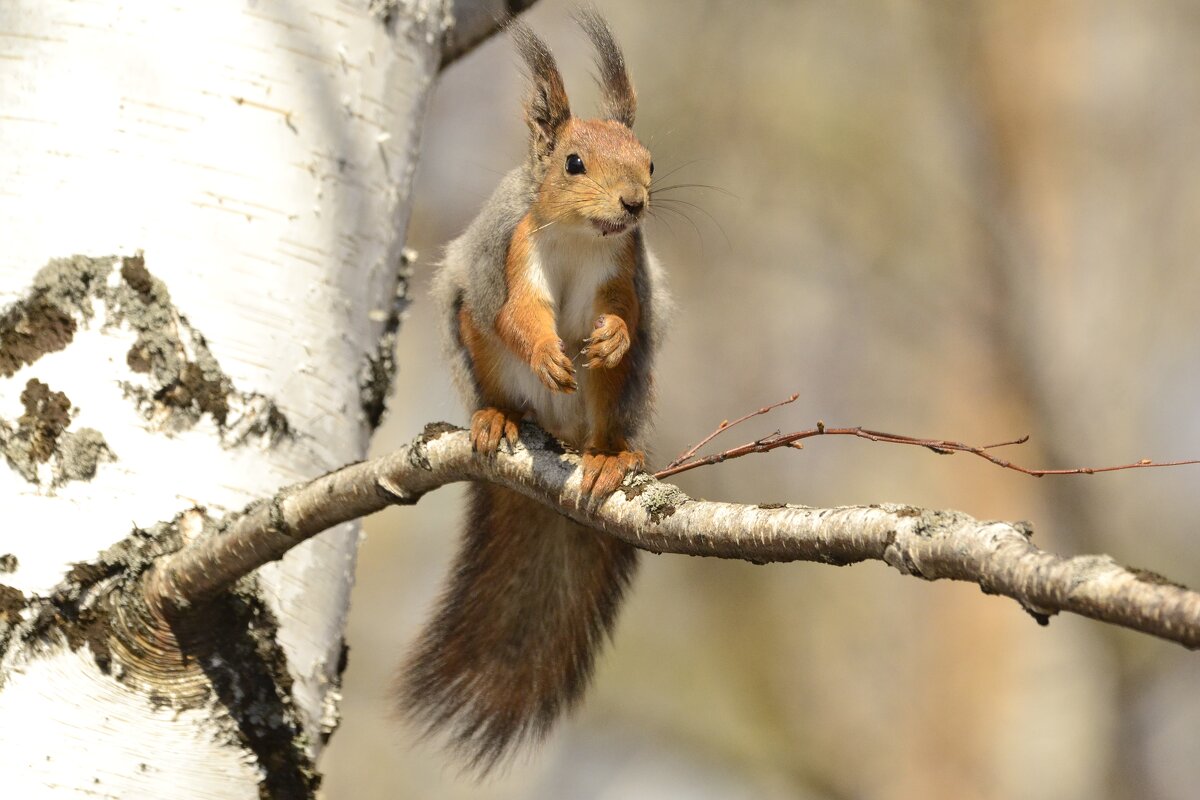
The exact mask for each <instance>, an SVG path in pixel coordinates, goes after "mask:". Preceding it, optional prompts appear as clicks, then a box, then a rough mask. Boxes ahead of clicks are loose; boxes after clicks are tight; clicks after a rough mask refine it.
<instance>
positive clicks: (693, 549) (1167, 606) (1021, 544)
mask: <svg viewBox="0 0 1200 800" xmlns="http://www.w3.org/2000/svg"><path fill="white" fill-rule="evenodd" d="M578 467H579V457H578V455H577V454H575V453H571V452H565V451H564V450H563V449H562V447H561V445H559V443H558V442H556V441H554V440H553V439H551V438H550V437H549V436H547V435H546V434H545V433H544V432H542V431H541V430H540V429H539V428H537V427H535V426H533V425H529V424H526V425H523V426H522V428H521V444H519V445H518V446H517V448H516V449H515V451H514V452H511V453H509V452H501V453H499V454H497V455H496V456H495V457H492V458H487V457H483V456H479V455H477V454H475V453H473V452H472V451H471V445H470V441H469V437H468V435H467V433H466V432H465V431H463V430H460V429H459V428H456V427H454V426H451V425H447V424H445V423H435V424H433V425H430V426H428V427H427V428H426V430H425V433H423V434H422V435H421V436H419V437H417V439H415V440H414V441H413V442H412V443H411V444H409V445H407V446H406V447H402V448H400V449H398V450H396V451H395V452H393V453H390V454H389V455H386V456H383V457H381V458H377V459H374V460H372V461H365V462H362V463H359V464H353V465H350V466H347V467H344V468H342V469H340V470H337V471H335V472H332V473H329V474H327V475H324V476H322V477H320V478H317V479H315V480H313V481H310V482H309V483H306V484H303V485H299V486H294V487H291V488H289V489H285V490H283V491H281V492H280V493H279V494H277V495H276V496H275V497H273V498H271V499H270V500H269V501H264V502H262V503H259V504H257V505H254V506H251V507H250V508H248V509H247V510H246V511H245V512H243V513H242V514H240V515H238V516H236V517H234V518H232V519H230V520H228V521H227V522H226V525H225V528H224V530H223V532H222V533H220V534H219V535H217V536H213V537H210V538H207V539H203V540H200V541H198V542H196V543H194V544H191V545H189V546H187V547H185V548H184V549H182V550H180V551H178V552H177V553H175V554H173V555H171V556H169V557H167V558H166V559H164V560H162V561H160V562H159V563H158V564H157V565H156V566H154V567H153V568H152V569H151V570H149V571H148V572H147V573H146V575H145V577H144V582H143V586H144V590H145V593H146V598H147V602H148V604H149V606H150V608H151V609H152V610H154V611H156V612H157V613H159V614H162V615H166V616H168V617H169V616H171V615H174V614H179V613H183V612H184V611H185V610H186V609H187V608H188V607H189V606H190V605H192V604H195V603H200V602H202V601H204V600H206V599H208V598H211V597H212V596H214V595H215V594H217V593H218V592H221V591H223V590H224V589H226V588H228V587H229V586H231V585H232V584H233V582H235V581H236V580H237V579H239V578H240V577H242V576H243V575H246V574H248V573H249V572H250V571H252V570H253V569H255V568H257V567H259V566H261V565H262V564H265V563H266V562H268V561H271V560H274V559H277V558H279V557H281V556H282V555H283V554H284V553H286V552H287V551H288V550H289V549H290V548H292V547H294V546H295V545H296V544H299V543H300V542H302V541H304V540H305V539H307V538H309V537H310V536H313V535H315V534H317V533H319V532H321V531H322V530H325V529H326V528H329V527H331V526H333V525H336V524H339V523H341V522H346V521H348V520H352V519H355V518H357V517H360V516H363V515H366V514H370V513H373V512H375V511H378V510H380V509H382V508H384V507H386V506H388V505H393V504H411V503H415V502H416V501H417V500H419V499H420V497H421V496H422V495H424V494H425V493H426V492H428V491H431V490H433V489H436V488H437V487H439V486H442V485H444V484H447V483H452V482H455V481H463V480H483V481H491V482H494V483H499V484H502V485H504V486H507V487H509V488H511V489H515V490H516V491H519V492H521V493H522V494H525V495H528V496H529V497H532V498H534V499H536V500H539V501H541V502H543V503H546V504H547V505H550V506H552V507H554V508H557V509H558V510H559V511H561V512H562V513H564V514H566V515H567V516H569V517H571V518H573V519H575V520H577V521H579V522H582V523H584V524H587V525H590V526H592V527H595V528H598V529H600V530H603V531H605V532H607V533H609V534H610V535H612V536H616V537H617V538H619V539H622V540H623V541H626V542H629V543H630V544H632V545H634V546H636V547H639V548H641V549H644V550H649V551H652V552H656V553H683V554H687V555H696V556H717V557H720V558H739V559H744V560H746V561H752V562H754V563H758V564H762V563H767V562H776V561H817V562H821V563H825V564H837V565H844V564H853V563H856V562H859V561H867V560H875V561H882V562H884V563H886V564H889V565H890V566H892V567H895V568H896V569H897V570H899V571H900V572H902V573H903V574H905V575H913V576H916V577H919V578H924V579H926V580H938V579H941V578H948V579H951V580H960V581H967V582H970V583H975V584H978V585H979V587H980V588H981V589H982V590H983V591H984V592H986V593H988V594H1000V595H1004V596H1006V597H1011V598H1013V599H1014V600H1016V601H1017V602H1019V603H1020V604H1021V605H1022V606H1023V607H1024V608H1025V609H1026V610H1027V611H1029V612H1030V613H1031V614H1033V615H1034V617H1035V618H1037V619H1038V621H1039V622H1042V623H1043V624H1044V623H1045V622H1046V620H1047V618H1048V617H1049V616H1050V615H1052V614H1056V613H1058V612H1059V611H1071V612H1074V613H1076V614H1081V615H1083V616H1086V617H1091V618H1093V619H1097V620H1101V621H1104V622H1109V623H1112V624H1115V625H1121V626H1124V627H1127V628H1132V629H1134V630H1138V631H1142V632H1145V633H1149V634H1152V635H1154V636H1159V637H1161V638H1163V639H1168V640H1170V641H1174V642H1178V643H1180V644H1182V645H1184V646H1185V647H1189V648H1200V593H1197V592H1194V591H1192V590H1190V589H1187V588H1186V587H1184V586H1181V585H1179V584H1176V583H1173V582H1171V581H1169V580H1167V579H1165V578H1163V577H1161V576H1159V575H1155V574H1153V573H1149V572H1146V571H1144V570H1138V569H1129V568H1126V567H1122V566H1120V565H1119V564H1117V563H1116V562H1115V561H1113V560H1112V558H1110V557H1109V556H1075V557H1070V558H1065V557H1062V556H1057V555H1054V554H1053V553H1047V552H1044V551H1042V550H1040V549H1038V548H1037V547H1036V546H1034V545H1033V543H1032V542H1031V541H1030V536H1031V535H1032V531H1031V529H1030V527H1029V525H1028V524H1026V523H1010V522H995V521H991V522H983V521H978V520H975V519H973V518H971V517H969V516H967V515H966V514H963V513H961V512H958V511H944V510H934V509H920V508H913V507H911V506H905V505H872V506H847V507H841V508H807V507H804V506H795V505H776V504H771V505H758V506H753V505H737V504H733V503H719V502H708V501H701V500H693V499H691V498H689V497H688V496H687V495H685V494H684V493H683V492H682V491H680V490H679V489H678V488H676V487H675V486H672V485H670V484H666V483H661V482H659V481H657V480H656V479H655V478H653V477H652V476H650V475H646V474H639V475H636V476H633V477H631V478H629V479H627V480H626V482H625V484H624V485H623V486H622V488H621V489H619V490H618V491H617V492H616V493H615V494H613V495H612V496H611V497H609V498H608V499H607V500H606V501H605V502H604V503H602V504H601V505H600V506H599V507H598V508H594V509H589V508H588V507H586V505H582V504H581V498H580V494H579V477H580V476H579V469H578Z"/></svg>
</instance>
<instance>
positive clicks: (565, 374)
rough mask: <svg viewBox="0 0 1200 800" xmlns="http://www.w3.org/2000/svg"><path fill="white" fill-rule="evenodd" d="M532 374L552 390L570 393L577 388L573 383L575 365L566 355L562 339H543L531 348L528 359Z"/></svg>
mask: <svg viewBox="0 0 1200 800" xmlns="http://www.w3.org/2000/svg"><path fill="white" fill-rule="evenodd" d="M530 361H531V364H530V366H532V367H533V374H534V375H537V376H538V380H540V381H541V382H542V383H544V384H546V387H547V388H548V389H550V390H551V391H554V392H565V393H567V394H571V393H572V392H574V391H575V390H576V389H578V388H579V386H578V384H576V383H575V367H574V365H572V364H571V359H570V358H568V357H567V353H566V350H565V349H564V347H563V343H562V339H544V340H542V341H541V342H540V343H539V344H537V345H536V346H535V347H534V349H533V358H532V359H530Z"/></svg>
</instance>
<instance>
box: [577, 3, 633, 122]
mask: <svg viewBox="0 0 1200 800" xmlns="http://www.w3.org/2000/svg"><path fill="white" fill-rule="evenodd" d="M575 19H576V20H577V21H578V22H579V25H580V27H582V28H583V30H584V33H586V34H587V35H588V38H589V39H591V40H592V44H593V45H594V46H595V48H596V68H597V69H598V70H599V74H598V75H597V76H596V83H597V84H599V86H600V92H601V95H602V102H603V113H604V116H606V117H608V118H609V119H614V120H616V121H617V122H620V123H623V124H624V125H625V126H626V127H629V128H632V127H633V119H634V116H635V115H636V113H637V92H635V91H634V89H633V83H632V81H630V80H629V73H628V72H626V70H625V55H624V53H622V52H621V47H620V46H619V45H618V44H617V40H616V39H615V38H613V33H612V29H611V28H609V27H608V23H607V22H605V20H604V17H602V16H600V14H599V12H597V11H596V10H595V9H594V8H590V7H589V8H584V9H581V10H580V11H579V12H578V13H577V14H576V15H575Z"/></svg>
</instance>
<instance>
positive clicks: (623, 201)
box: [399, 11, 668, 772]
mask: <svg viewBox="0 0 1200 800" xmlns="http://www.w3.org/2000/svg"><path fill="white" fill-rule="evenodd" d="M579 22H580V24H581V26H582V27H583V29H584V31H585V32H586V33H587V35H588V37H589V38H590V39H591V41H592V43H593V45H594V46H595V48H596V51H597V59H596V63H597V67H598V69H599V74H598V76H597V82H598V83H599V85H600V88H601V94H602V102H603V118H601V119H580V118H578V117H574V116H572V115H571V109H570V105H569V104H568V101H567V94H566V90H565V88H564V85H563V80H562V76H561V75H560V73H559V71H558V67H557V65H556V63H555V60H554V56H553V55H552V54H551V52H550V50H549V48H547V46H546V44H545V43H544V42H543V41H542V40H541V39H540V38H538V37H537V36H536V35H535V34H534V33H533V32H532V31H531V30H530V29H529V28H528V27H526V26H525V25H524V24H521V23H514V24H512V25H511V26H510V30H511V31H512V33H513V36H514V39H515V41H516V47H517V51H518V52H519V53H520V55H521V57H522V58H523V60H524V62H525V65H526V67H527V68H528V71H529V77H530V83H531V86H530V90H529V94H528V96H527V98H526V101H525V106H524V107H525V119H526V122H527V123H528V125H529V131H530V139H529V142H530V150H529V155H528V158H527V160H526V161H525V163H524V164H523V165H522V166H520V167H518V168H516V169H514V170H513V171H511V172H509V173H508V174H507V175H506V176H505V177H504V178H503V180H501V182H500V185H499V187H498V188H497V189H496V191H495V192H494V193H493V195H492V197H491V199H490V200H488V202H487V204H486V205H485V206H484V207H483V210H482V211H480V213H479V215H478V216H477V217H476V218H475V220H474V221H473V222H472V223H471V225H470V226H469V227H468V228H467V230H466V232H465V233H463V234H462V235H461V236H460V237H459V238H458V239H456V240H454V241H453V242H452V243H451V244H450V245H449V246H448V248H447V250H446V255H445V259H444V261H443V263H442V264H441V266H440V267H439V270H438V273H437V276H436V278H435V283H434V292H435V295H436V297H437V299H438V302H439V304H440V309H441V314H442V316H443V319H444V322H445V327H446V331H445V333H446V337H445V338H446V339H447V340H448V342H449V347H448V350H449V351H450V354H451V361H452V364H453V366H454V371H455V373H456V382H457V384H458V388H459V389H460V391H461V393H462V394H463V396H464V397H465V399H466V403H467V405H468V406H469V407H470V408H471V409H472V410H473V411H474V414H473V416H472V418H471V442H472V446H473V448H474V449H475V450H476V451H478V452H480V453H483V454H494V453H495V452H496V451H497V450H498V449H499V448H500V447H501V446H509V447H511V446H513V445H515V444H516V443H517V441H518V437H519V428H518V423H519V422H520V421H521V420H522V419H525V418H531V419H533V420H534V421H536V422H537V423H538V424H539V425H541V426H542V427H543V428H544V429H545V430H547V431H548V432H549V433H550V434H552V435H553V436H555V437H557V438H558V439H560V440H561V441H562V442H564V443H565V444H567V445H569V446H570V447H573V448H576V449H578V450H580V451H581V452H582V454H583V459H582V460H583V477H582V491H583V493H584V494H585V496H587V497H589V498H590V501H591V502H598V501H601V500H603V499H604V498H605V497H607V496H608V495H609V494H611V493H612V492H613V491H614V490H615V489H616V488H617V487H618V486H619V485H620V483H621V481H622V480H623V479H624V478H625V476H626V475H627V474H628V473H629V472H630V471H633V470H636V469H639V468H641V467H642V465H643V464H644V461H645V459H644V456H643V453H642V451H641V449H640V448H639V444H638V442H639V438H638V437H639V436H640V435H642V434H643V433H644V427H645V423H646V422H647V419H648V417H649V416H650V404H651V366H652V360H653V357H654V353H655V351H656V349H657V347H658V343H659V340H660V338H661V333H662V327H663V319H662V317H663V315H664V313H665V311H666V306H667V305H668V299H667V295H666V291H665V288H664V287H663V280H662V277H661V271H660V268H659V266H658V264H657V262H656V260H655V259H654V258H653V257H652V256H651V255H650V253H649V252H648V251H647V249H646V244H645V241H644V237H643V233H642V227H641V223H642V221H643V220H644V219H645V217H646V213H647V210H648V208H649V206H650V198H651V191H650V182H651V177H650V176H651V174H652V173H653V172H654V164H653V163H652V162H651V160H650V153H649V151H648V150H647V149H646V147H645V146H643V145H642V143H641V142H639V141H638V139H637V137H636V136H635V135H634V134H633V131H632V126H633V121H634V114H635V111H636V108H637V98H636V95H635V93H634V89H633V85H632V83H631V82H630V80H629V76H628V74H627V72H626V69H625V59H624V56H623V54H622V52H621V49H620V47H619V46H618V45H617V43H616V41H615V40H614V38H613V35H612V31H611V30H610V29H609V27H608V24H607V23H606V22H605V21H604V20H603V19H602V18H601V17H600V16H599V15H597V14H596V13H595V12H592V11H585V12H582V13H580V15H579ZM574 354H578V356H577V358H578V359H579V362H580V363H579V368H576V365H575V362H574V360H573V355H574ZM636 566H637V551H636V550H635V549H634V548H633V547H631V546H630V545H628V544H625V543H624V542H621V541H618V540H617V539H614V538H612V537H610V536H606V535H604V534H602V533H599V532H597V531H594V530H591V529H589V528H586V527H584V526H582V525H579V524H577V523H575V522H572V521H571V520H569V519H567V518H566V517H563V516H561V515H560V514H558V513H557V512H555V511H553V510H551V509H549V508H547V507H546V506H543V505H541V504H539V503H538V502H536V501H534V500H530V499H528V498H526V497H524V496H522V495H520V494H518V493H516V492H513V491H511V490H509V489H505V488H502V487H500V486H496V485H493V484H487V483H476V484H472V485H471V487H470V492H469V510H468V513H467V520H466V526H465V529H464V531H463V538H462V543H461V545H460V549H459V551H458V555H457V557H456V559H455V562H454V565H453V568H452V571H451V574H450V577H449V582H448V585H447V586H446V588H445V591H444V593H443V594H442V596H441V598H440V600H439V601H438V605H437V608H436V611H435V613H434V615H433V618H432V620H431V621H430V622H429V624H428V626H427V627H426V629H425V631H424V633H423V634H422V635H421V637H420V639H419V640H418V642H417V644H416V646H415V652H414V654H413V655H412V656H411V658H410V659H409V660H408V662H407V663H406V665H405V667H404V669H403V672H402V675H401V683H400V688H399V700H400V705H401V709H402V711H403V712H404V713H405V714H406V715H407V716H408V717H410V718H411V719H413V720H415V721H416V722H417V723H418V724H421V725H423V726H424V727H425V729H426V731H427V732H430V733H443V734H445V735H446V736H447V737H448V740H449V745H450V748H451V750H452V751H454V752H456V754H457V755H459V756H460V757H461V758H462V759H463V760H464V761H465V762H466V764H467V765H468V767H469V768H472V769H475V770H477V771H481V772H486V771H487V770H488V769H490V768H492V767H493V766H495V765H496V764H497V763H498V762H499V761H501V760H503V758H504V757H505V756H506V755H508V754H510V753H511V752H512V751H513V750H514V749H515V748H516V747H517V746H519V745H521V744H522V743H525V742H530V741H534V740H536V739H539V738H541V737H542V736H544V735H545V733H546V732H547V731H548V730H549V728H550V727H551V725H552V724H553V723H554V722H555V720H556V719H557V718H558V717H559V716H560V715H561V714H562V713H563V712H565V711H566V710H568V709H570V708H571V707H572V706H574V705H575V704H576V703H577V702H578V700H579V698H580V696H581V694H582V693H583V690H584V688H585V687H586V685H587V682H588V679H589V678H590V676H591V673H592V670H593V666H594V661H595V655H596V652H597V649H598V648H599V647H600V645H601V643H602V641H603V640H604V639H605V638H606V637H607V636H608V635H609V634H610V632H611V630H612V625H613V620H614V617H615V615H616V611H617V607H618V605H619V604H620V602H621V597H622V594H623V593H624V591H625V587H626V586H627V584H628V583H629V580H630V578H631V577H632V575H633V572H634V569H635V567H636Z"/></svg>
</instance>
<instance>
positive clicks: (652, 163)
mask: <svg viewBox="0 0 1200 800" xmlns="http://www.w3.org/2000/svg"><path fill="white" fill-rule="evenodd" d="M650 174H651V175H653V174H654V162H653V161H651V162H650Z"/></svg>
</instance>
